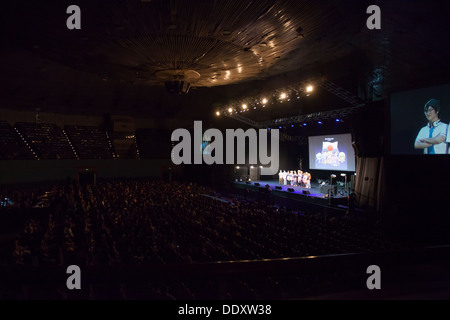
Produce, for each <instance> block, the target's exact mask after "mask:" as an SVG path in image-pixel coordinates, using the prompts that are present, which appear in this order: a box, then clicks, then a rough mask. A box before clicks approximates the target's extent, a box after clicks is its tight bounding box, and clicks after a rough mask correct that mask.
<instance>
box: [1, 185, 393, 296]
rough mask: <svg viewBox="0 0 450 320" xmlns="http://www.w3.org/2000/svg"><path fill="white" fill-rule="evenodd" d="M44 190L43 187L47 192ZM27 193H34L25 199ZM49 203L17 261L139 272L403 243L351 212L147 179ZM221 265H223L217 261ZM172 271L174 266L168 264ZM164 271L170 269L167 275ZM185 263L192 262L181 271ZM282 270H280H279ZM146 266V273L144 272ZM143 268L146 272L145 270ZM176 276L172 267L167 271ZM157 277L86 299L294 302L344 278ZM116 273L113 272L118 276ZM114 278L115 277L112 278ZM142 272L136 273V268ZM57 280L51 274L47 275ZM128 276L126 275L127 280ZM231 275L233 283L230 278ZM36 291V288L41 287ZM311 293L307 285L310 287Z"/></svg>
mask: <svg viewBox="0 0 450 320" xmlns="http://www.w3.org/2000/svg"><path fill="white" fill-rule="evenodd" d="M41 191H44V190H41ZM27 195H28V196H32V197H34V198H33V199H31V200H30V201H25V200H26V199H24V197H25V198H27ZM9 196H10V198H11V199H12V200H13V201H16V198H17V199H20V201H16V203H17V206H18V207H19V209H21V210H24V209H26V208H27V207H28V208H30V207H32V206H33V205H34V203H35V202H37V201H42V199H41V200H39V195H38V194H37V193H32V194H30V193H29V192H28V193H26V194H25V195H22V196H20V193H15V195H11V194H9ZM45 198H46V202H47V203H48V205H47V206H46V207H45V208H39V209H38V210H39V214H34V216H32V217H29V218H27V219H26V220H24V223H23V224H22V226H21V228H20V229H21V230H19V233H20V234H18V236H17V238H16V240H15V243H14V245H12V246H11V252H10V255H9V258H8V261H7V262H5V263H6V264H7V265H10V266H29V267H40V268H46V267H49V268H50V269H49V270H52V269H51V268H54V267H58V266H67V265H71V264H76V265H80V266H85V267H86V268H93V269H94V270H95V269H96V268H106V269H107V270H110V272H111V270H114V268H118V269H117V270H127V268H131V269H130V270H138V269H134V268H139V267H140V266H142V267H144V268H145V269H144V273H143V274H144V275H145V274H146V273H145V270H146V269H147V268H150V269H151V268H158V267H162V268H165V267H164V266H167V268H172V267H173V266H177V265H178V266H180V268H183V267H182V266H188V265H193V266H200V267H201V266H202V265H204V264H210V263H217V262H219V261H222V263H223V262H225V261H243V260H261V259H279V258H292V257H306V256H322V255H329V254H343V253H364V252H366V253H367V252H386V251H394V250H396V249H399V248H400V245H398V244H396V243H394V242H391V241H390V240H388V239H386V238H385V237H383V236H382V235H381V234H378V233H377V232H375V231H373V230H364V229H361V228H359V227H358V226H357V225H356V224H355V222H352V221H350V220H347V219H344V218H343V217H328V218H327V219H324V217H323V216H322V214H321V213H320V212H314V211H312V210H310V209H308V210H304V209H303V208H301V207H300V208H295V210H294V209H292V208H286V207H279V206H276V205H273V204H269V203H264V202H261V201H259V202H256V201H249V200H243V199H239V198H237V197H236V198H229V197H228V196H226V197H225V196H223V195H221V194H218V193H217V192H216V191H215V190H211V189H210V188H207V187H204V186H199V185H195V184H189V183H180V182H173V183H164V182H161V181H144V180H110V181H99V182H98V183H97V184H96V185H95V186H94V185H78V184H70V183H67V184H65V185H61V186H54V187H53V188H51V189H48V191H47V192H46V196H45ZM219 265H220V263H219ZM167 270H170V269H167ZM167 270H166V273H167V272H168V271H167ZM183 270H184V269H183ZM274 271H275V270H274ZM136 272H138V271H136ZM141 272H142V270H141ZM169 273H170V272H169ZM170 274H171V275H170V276H169V279H167V278H164V277H162V276H161V277H159V278H158V277H157V278H158V279H156V280H155V278H154V277H152V278H151V279H147V278H146V279H142V280H141V281H137V282H136V281H135V282H133V280H132V279H131V278H129V277H132V276H131V275H130V274H129V272H126V273H125V274H124V273H121V271H118V273H117V275H116V276H115V277H117V279H116V280H115V281H109V280H108V281H107V282H108V284H105V283H102V282H101V281H100V280H99V279H97V280H98V281H99V282H100V283H96V282H93V283H91V284H90V288H89V290H84V291H83V292H82V293H80V294H81V295H82V296H79V297H78V298H83V299H111V298H112V299H141V298H144V299H289V298H298V297H299V296H301V295H302V294H311V292H307V289H308V288H311V287H318V288H324V286H326V285H327V281H329V282H330V283H332V282H333V283H335V282H336V281H338V282H339V277H340V275H337V274H333V273H330V274H329V275H328V276H325V277H324V276H323V275H322V276H321V277H319V276H316V277H315V276H314V275H313V276H311V275H307V274H303V273H300V274H296V273H291V274H286V275H285V276H280V275H279V274H278V275H275V273H274V274H273V276H266V275H264V276H258V275H256V274H255V275H254V277H253V276H248V275H247V276H245V277H232V278H223V279H221V278H217V277H207V276H206V274H203V276H201V277H199V274H197V275H196V276H195V277H193V278H189V277H188V279H179V278H178V276H179V273H177V272H175V273H170ZM110 276H111V275H110ZM110 276H109V277H110ZM136 276H137V274H136ZM49 277H50V275H49ZM121 277H125V278H126V279H127V280H126V279H125V280H123V281H122V280H121V279H120V278H121ZM224 279H225V280H224ZM20 286H21V284H20V283H12V284H10V286H8V287H7V288H6V289H5V290H6V291H5V292H6V293H5V295H6V296H4V297H3V298H10V297H13V298H17V297H19V296H20V298H24V296H23V292H27V293H26V297H25V298H30V297H31V298H33V297H35V298H38V299H40V298H42V297H46V298H57V299H66V298H68V297H67V294H68V293H67V290H65V288H64V283H63V284H62V285H61V290H60V291H58V290H56V291H54V290H53V289H54V288H53V289H52V290H53V291H52V290H50V289H49V288H46V287H42V286H41V287H38V288H37V287H33V285H32V284H23V286H25V287H26V290H24V289H23V288H21V287H20ZM33 290H37V291H33ZM305 290H306V291H305Z"/></svg>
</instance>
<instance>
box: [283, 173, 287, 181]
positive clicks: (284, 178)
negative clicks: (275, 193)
mask: <svg viewBox="0 0 450 320" xmlns="http://www.w3.org/2000/svg"><path fill="white" fill-rule="evenodd" d="M283 184H284V185H287V172H286V170H284V171H283Z"/></svg>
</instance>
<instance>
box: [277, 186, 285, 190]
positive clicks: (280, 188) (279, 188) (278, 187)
mask: <svg viewBox="0 0 450 320" xmlns="http://www.w3.org/2000/svg"><path fill="white" fill-rule="evenodd" d="M275 189H277V190H283V188H282V187H280V186H276V187H275Z"/></svg>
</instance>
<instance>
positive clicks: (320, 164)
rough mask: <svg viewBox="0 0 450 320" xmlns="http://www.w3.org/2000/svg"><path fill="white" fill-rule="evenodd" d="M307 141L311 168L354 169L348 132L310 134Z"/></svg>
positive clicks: (350, 136)
mask: <svg viewBox="0 0 450 320" xmlns="http://www.w3.org/2000/svg"><path fill="white" fill-rule="evenodd" d="M308 142H309V168H310V169H311V170H333V171H355V152H354V149H353V146H352V135H351V134H350V133H345V134H332V135H323V136H311V137H309V138H308Z"/></svg>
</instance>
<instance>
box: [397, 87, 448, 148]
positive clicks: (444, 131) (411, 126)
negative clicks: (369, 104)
mask: <svg viewBox="0 0 450 320" xmlns="http://www.w3.org/2000/svg"><path fill="white" fill-rule="evenodd" d="M390 111H391V119H390V120H391V121H390V122H391V124H390V132H391V134H390V145H391V154H393V155H422V154H425V155H427V156H433V155H437V154H449V152H450V150H449V147H448V146H449V144H450V138H449V129H448V124H449V121H450V84H444V85H438V86H431V87H426V88H420V89H415V90H409V91H402V92H397V93H392V94H391V95H390Z"/></svg>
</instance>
